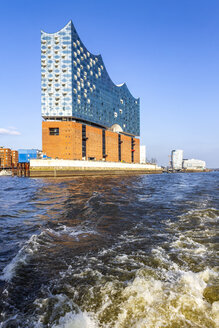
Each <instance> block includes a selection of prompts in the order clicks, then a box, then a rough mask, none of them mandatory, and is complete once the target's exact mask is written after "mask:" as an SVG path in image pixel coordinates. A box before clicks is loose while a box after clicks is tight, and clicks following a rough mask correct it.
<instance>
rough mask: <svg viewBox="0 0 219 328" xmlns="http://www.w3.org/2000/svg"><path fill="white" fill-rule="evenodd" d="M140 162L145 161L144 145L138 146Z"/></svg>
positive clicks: (143, 162)
mask: <svg viewBox="0 0 219 328" xmlns="http://www.w3.org/2000/svg"><path fill="white" fill-rule="evenodd" d="M140 163H141V164H145V163H146V146H144V145H141V146H140Z"/></svg>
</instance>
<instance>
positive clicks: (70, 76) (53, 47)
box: [41, 21, 140, 162]
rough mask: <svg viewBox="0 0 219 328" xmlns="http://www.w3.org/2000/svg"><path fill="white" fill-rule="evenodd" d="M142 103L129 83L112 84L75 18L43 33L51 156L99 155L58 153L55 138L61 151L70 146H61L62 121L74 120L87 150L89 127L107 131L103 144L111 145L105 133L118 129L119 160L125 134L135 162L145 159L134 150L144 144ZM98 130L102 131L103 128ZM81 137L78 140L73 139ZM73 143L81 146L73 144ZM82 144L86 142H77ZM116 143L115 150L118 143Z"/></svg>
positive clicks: (46, 146)
mask: <svg viewBox="0 0 219 328" xmlns="http://www.w3.org/2000/svg"><path fill="white" fill-rule="evenodd" d="M139 102H140V101H139V98H134V97H133V96H132V95H131V93H130V92H129V90H128V88H127V86H126V84H125V83H124V84H121V85H115V84H114V83H113V82H112V80H111V79H110V77H109V75H108V73H107V71H106V68H105V66H104V63H103V60H102V57H101V55H97V56H95V55H93V54H91V53H90V52H89V51H88V50H87V49H86V47H85V46H84V44H83V43H82V41H81V40H80V38H79V36H78V34H77V32H76V30H75V28H74V26H73V24H72V22H71V21H70V22H69V23H68V24H67V25H66V26H65V27H64V28H63V29H61V30H60V31H58V32H56V33H46V32H44V31H42V32H41V112H42V117H43V151H45V152H46V153H47V155H48V156H50V157H58V158H60V156H61V158H63V156H64V158H68V159H70V158H71V159H82V158H88V157H90V158H94V159H97V157H96V156H92V154H90V155H91V156H87V154H86V152H85V151H84V152H83V151H82V154H80V155H78V154H77V155H76V154H75V155H74V154H73V153H74V152H73V153H72V154H73V155H72V154H71V155H69V154H70V153H69V152H65V155H64V153H63V152H62V154H58V152H57V151H54V153H53V152H52V148H53V147H52V146H51V142H52V143H53V142H54V139H55V138H56V139H57V142H56V144H57V147H58V148H59V149H61V148H62V147H65V148H66V147H67V148H69V147H68V145H64V144H63V146H60V142H63V138H61V135H60V132H61V131H62V129H63V127H64V125H60V123H63V124H67V122H72V123H74V124H73V125H74V128H73V125H71V126H72V129H73V130H72V131H73V132H74V129H75V128H79V127H80V126H81V138H82V140H81V143H82V144H84V146H83V145H82V147H83V148H86V147H85V146H86V145H85V143H86V141H87V138H88V137H87V136H86V131H85V130H86V127H87V126H93V127H95V128H99V129H101V133H99V132H98V133H99V134H100V135H101V138H102V141H101V142H100V143H101V144H102V148H103V147H105V148H106V143H107V141H106V140H105V141H104V139H106V137H107V136H106V135H105V132H104V131H111V132H113V133H116V136H114V137H115V138H117V139H118V147H117V148H118V149H117V150H118V161H119V160H122V159H120V158H121V156H119V153H121V150H120V152H119V148H121V147H122V143H123V142H121V135H124V136H129V138H130V147H131V150H130V151H131V160H130V161H131V162H132V161H134V162H135V161H136V162H137V161H139V160H137V158H136V159H133V158H134V157H136V156H134V155H136V154H137V153H134V152H135V151H136V149H134V148H136V147H137V144H138V143H139V142H138V141H139V139H137V140H136V138H135V137H136V136H139V135H140V103H139ZM51 122H53V123H51ZM55 122H56V123H57V124H58V123H59V126H58V125H57V126H55ZM75 124H76V125H75ZM77 124H79V125H77ZM66 126H67V125H66ZM64 130H65V132H66V131H67V130H66V129H65V128H64ZM79 130H80V128H79ZM82 130H83V131H82ZM95 131H96V132H97V130H95ZM119 135H120V137H119ZM54 136H55V137H54ZM58 136H59V137H60V138H58ZM111 136H112V135H111ZM90 138H91V137H90ZM70 139H72V137H71V138H70ZM85 139H86V140H85ZM134 139H135V140H134ZM75 141H76V140H73V142H75ZM83 141H84V142H83ZM78 142H79V141H78V140H77V142H76V143H77V144H78ZM119 142H120V145H119ZM104 144H105V146H104ZM59 146H60V147H61V148H60V147H59ZM72 147H73V148H74V147H76V146H74V145H73V144H72ZM77 147H80V146H79V145H77ZM113 147H114V148H115V145H114V146H113ZM114 150H115V149H114ZM117 150H115V151H117ZM137 152H139V150H138V151H137ZM83 155H85V156H83ZM102 155H104V156H103V159H105V160H109V158H110V157H109V156H108V154H107V153H106V151H103V149H102ZM120 155H121V154H120ZM66 156H67V157H66ZM69 156H70V157H69ZM72 156H73V158H72ZM80 157H81V158H80ZM107 157H108V158H107ZM138 157H139V156H138ZM114 158H116V156H114Z"/></svg>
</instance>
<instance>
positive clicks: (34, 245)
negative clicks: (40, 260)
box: [0, 235, 39, 281]
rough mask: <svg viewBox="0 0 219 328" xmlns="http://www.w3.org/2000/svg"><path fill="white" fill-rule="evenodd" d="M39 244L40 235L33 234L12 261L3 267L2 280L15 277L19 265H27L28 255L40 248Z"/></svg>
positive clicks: (0, 278)
mask: <svg viewBox="0 0 219 328" xmlns="http://www.w3.org/2000/svg"><path fill="white" fill-rule="evenodd" d="M38 246H39V243H38V236H37V235H32V236H31V238H30V239H29V240H28V241H27V242H26V243H25V244H24V246H23V247H22V248H21V249H20V250H19V252H18V253H17V255H16V256H15V257H14V258H13V259H12V261H11V262H10V263H9V264H8V265H6V267H5V268H4V269H3V275H1V276H0V280H5V281H10V280H11V279H12V278H13V276H14V274H15V272H16V269H17V268H18V266H21V265H25V264H26V263H27V260H28V257H29V256H31V255H32V254H33V253H35V252H36V251H37V250H38Z"/></svg>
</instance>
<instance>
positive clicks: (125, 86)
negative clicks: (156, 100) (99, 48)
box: [41, 20, 139, 100]
mask: <svg viewBox="0 0 219 328" xmlns="http://www.w3.org/2000/svg"><path fill="white" fill-rule="evenodd" d="M69 25H71V26H72V30H73V31H74V33H75V34H76V36H77V39H78V40H79V41H80V43H81V44H82V45H83V47H84V48H85V49H86V51H88V52H89V53H90V54H91V56H92V57H97V58H98V60H99V61H100V62H101V64H102V65H103V67H104V68H105V71H106V73H107V76H108V79H109V80H110V81H111V83H112V85H113V86H114V87H117V88H123V89H126V90H127V91H128V92H129V94H130V95H131V97H132V98H133V99H135V100H138V99H139V97H138V98H135V97H134V96H133V95H132V94H131V92H130V90H129V88H128V86H127V84H126V83H125V82H123V83H120V84H115V83H114V82H113V80H112V79H111V77H110V75H109V73H108V71H107V69H106V66H105V64H104V61H103V58H102V56H101V54H98V55H95V54H93V53H91V52H90V51H89V50H88V49H87V47H86V46H85V45H84V43H83V41H81V38H80V37H79V35H78V33H77V31H76V29H75V27H74V24H73V23H72V20H70V21H69V22H68V23H67V24H66V25H65V26H64V27H63V28H62V29H60V30H58V31H57V32H54V33H48V32H45V31H43V30H41V33H43V34H47V35H55V34H59V33H60V32H62V31H63V30H65V29H66V28H67V27H68V26H69Z"/></svg>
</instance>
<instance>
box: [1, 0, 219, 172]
mask: <svg viewBox="0 0 219 328" xmlns="http://www.w3.org/2000/svg"><path fill="white" fill-rule="evenodd" d="M0 4H1V6H0V31H1V32H0V34H1V51H0V87H1V89H0V90H1V97H0V145H2V146H8V147H12V148H14V149H17V148H29V147H30V148H41V111H40V30H41V29H43V30H44V31H47V32H50V33H53V32H56V31H57V30H59V29H61V28H62V27H63V26H64V25H65V24H66V23H67V22H68V21H69V20H70V19H72V21H73V23H74V25H75V28H76V30H77V31H78V33H79V36H80V38H81V40H82V41H83V43H84V44H85V46H86V47H87V48H88V49H89V51H91V52H92V53H94V54H101V55H102V57H103V60H104V62H105V65H106V68H107V70H108V73H109V75H110V77H111V78H112V80H113V81H114V82H115V83H116V84H118V83H122V82H126V83H127V85H128V87H129V89H130V91H131V93H132V94H133V95H134V96H135V97H140V102H141V143H142V144H145V145H146V146H147V157H148V158H149V159H150V158H151V157H155V158H157V160H158V163H159V164H162V165H166V164H167V163H168V160H169V159H168V155H169V154H170V151H171V150H172V149H178V148H179V149H184V157H185V158H198V159H203V160H206V162H207V166H208V167H219V128H218V125H219V19H218V17H219V1H217V0H215V1H212V0H208V1H207V0H205V1H204V0H144V1H143V0H142V1H141V0H135V1H128V0H126V1H123V0H117V1H115V0H110V1H103V0H93V1H87V0H84V1H75V0H62V1H57V0H44V1H41V0H38V1H34V0H19V1H17V0H16V1H15V0H14V1H13V0H11V1H1V3H0Z"/></svg>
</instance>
